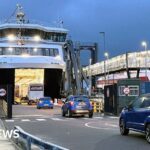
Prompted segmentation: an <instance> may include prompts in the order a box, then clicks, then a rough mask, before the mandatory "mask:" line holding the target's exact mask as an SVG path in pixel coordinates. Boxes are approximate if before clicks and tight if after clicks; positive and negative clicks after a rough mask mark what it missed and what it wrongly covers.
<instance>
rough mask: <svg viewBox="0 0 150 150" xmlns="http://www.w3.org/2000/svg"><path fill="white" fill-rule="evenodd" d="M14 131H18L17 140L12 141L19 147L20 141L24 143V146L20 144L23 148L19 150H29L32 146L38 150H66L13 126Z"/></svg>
mask: <svg viewBox="0 0 150 150" xmlns="http://www.w3.org/2000/svg"><path fill="white" fill-rule="evenodd" d="M15 130H18V133H19V138H18V139H13V141H14V142H15V143H16V144H17V145H19V146H20V145H21V144H19V143H20V142H21V139H23V140H22V141H24V144H22V145H24V146H22V147H21V149H25V150H31V148H32V145H36V146H38V147H39V148H40V150H68V149H66V148H64V147H61V146H58V145H56V144H53V143H49V142H45V141H44V140H42V139H40V138H38V137H35V136H33V135H31V134H29V133H27V132H25V131H24V130H23V129H21V128H20V127H19V126H15Z"/></svg>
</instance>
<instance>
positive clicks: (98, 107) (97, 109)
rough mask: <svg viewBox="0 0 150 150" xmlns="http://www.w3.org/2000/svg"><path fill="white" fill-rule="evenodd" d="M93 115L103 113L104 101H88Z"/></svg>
mask: <svg viewBox="0 0 150 150" xmlns="http://www.w3.org/2000/svg"><path fill="white" fill-rule="evenodd" d="M90 101H91V102H92V106H93V112H94V113H102V112H104V101H103V100H102V99H90Z"/></svg>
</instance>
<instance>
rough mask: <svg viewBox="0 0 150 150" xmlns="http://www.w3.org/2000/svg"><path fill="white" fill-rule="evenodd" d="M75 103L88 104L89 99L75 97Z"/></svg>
mask: <svg viewBox="0 0 150 150" xmlns="http://www.w3.org/2000/svg"><path fill="white" fill-rule="evenodd" d="M74 101H76V102H88V101H89V99H88V98H87V97H74Z"/></svg>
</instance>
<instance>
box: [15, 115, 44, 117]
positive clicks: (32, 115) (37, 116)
mask: <svg viewBox="0 0 150 150" xmlns="http://www.w3.org/2000/svg"><path fill="white" fill-rule="evenodd" d="M42 116H43V115H14V116H13V117H42Z"/></svg>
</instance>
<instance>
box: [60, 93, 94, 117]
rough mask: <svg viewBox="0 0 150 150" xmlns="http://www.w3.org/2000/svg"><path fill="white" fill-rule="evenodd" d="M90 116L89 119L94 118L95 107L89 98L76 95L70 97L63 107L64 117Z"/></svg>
mask: <svg viewBox="0 0 150 150" xmlns="http://www.w3.org/2000/svg"><path fill="white" fill-rule="evenodd" d="M76 114H80V115H86V114H87V115H88V116H89V118H92V117H93V107H92V104H91V103H90V100H89V98H88V97H87V96H83V95H75V96H69V97H68V98H67V99H66V100H65V101H64V104H63V106H62V116H66V115H68V116H69V117H72V116H73V115H76Z"/></svg>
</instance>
